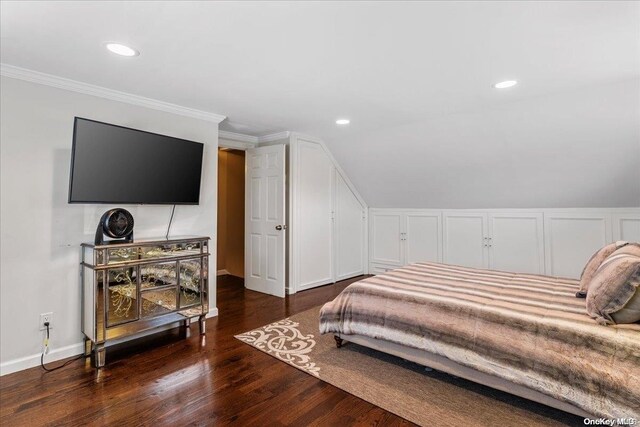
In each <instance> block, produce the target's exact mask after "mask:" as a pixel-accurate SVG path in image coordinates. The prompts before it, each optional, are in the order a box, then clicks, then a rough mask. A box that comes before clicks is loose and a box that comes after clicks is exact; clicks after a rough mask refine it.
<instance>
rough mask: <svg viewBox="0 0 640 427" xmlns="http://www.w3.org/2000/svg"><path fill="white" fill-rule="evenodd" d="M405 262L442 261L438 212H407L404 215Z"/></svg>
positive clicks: (440, 218) (440, 225) (440, 227)
mask: <svg viewBox="0 0 640 427" xmlns="http://www.w3.org/2000/svg"><path fill="white" fill-rule="evenodd" d="M404 218H405V220H404V225H405V228H404V231H405V237H404V239H405V250H406V252H405V253H406V257H405V263H406V264H412V263H414V262H421V261H433V262H441V261H442V250H441V248H442V244H441V241H442V217H441V215H440V213H423V212H409V213H407V214H405V216H404Z"/></svg>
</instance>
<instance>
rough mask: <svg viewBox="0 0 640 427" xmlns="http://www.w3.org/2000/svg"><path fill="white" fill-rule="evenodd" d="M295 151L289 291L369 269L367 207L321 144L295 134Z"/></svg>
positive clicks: (335, 279) (300, 289)
mask: <svg viewBox="0 0 640 427" xmlns="http://www.w3.org/2000/svg"><path fill="white" fill-rule="evenodd" d="M290 152H291V164H290V170H291V171H292V177H291V179H292V182H291V184H292V185H291V187H290V188H291V191H292V193H293V198H292V199H291V212H290V216H291V221H290V225H291V226H290V229H289V232H290V233H291V236H292V239H291V245H290V250H291V252H292V253H291V254H290V258H289V259H290V263H291V264H290V265H291V269H290V274H289V292H290V293H291V292H297V291H302V290H305V289H309V288H313V287H316V286H321V285H325V284H327V283H333V282H335V281H337V280H343V279H346V278H350V277H354V276H358V275H361V274H364V273H365V271H366V260H367V255H366V238H367V234H366V217H367V209H366V207H365V206H364V205H363V203H361V201H360V199H359V198H358V197H357V196H356V195H355V194H354V192H353V191H352V189H351V188H350V186H349V185H348V183H347V180H346V179H345V177H344V176H342V175H341V173H340V172H339V170H338V168H336V166H335V163H334V161H333V159H332V158H331V157H330V155H329V153H328V152H327V150H326V149H325V147H324V146H323V145H322V144H321V143H319V142H317V141H312V140H305V139H302V138H295V141H293V142H292V146H291V150H290Z"/></svg>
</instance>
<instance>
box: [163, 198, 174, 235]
mask: <svg viewBox="0 0 640 427" xmlns="http://www.w3.org/2000/svg"><path fill="white" fill-rule="evenodd" d="M175 212H176V205H173V209H171V218H170V219H169V225H168V226H167V234H166V235H165V236H164V237H165V239H167V240H169V230H170V229H171V223H172V222H173V214H174V213H175Z"/></svg>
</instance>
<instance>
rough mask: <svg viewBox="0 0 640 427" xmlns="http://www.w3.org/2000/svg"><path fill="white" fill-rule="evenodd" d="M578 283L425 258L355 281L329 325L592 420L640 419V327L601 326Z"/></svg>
mask: <svg viewBox="0 0 640 427" xmlns="http://www.w3.org/2000/svg"><path fill="white" fill-rule="evenodd" d="M578 288H579V283H578V281H577V280H572V279H563V278H556V277H549V276H540V275H530V274H517V273H509V272H501V271H493V270H483V269H474V268H466V267H460V266H453V265H446V264H438V263H417V264H412V265H408V266H405V267H403V268H399V269H396V270H393V271H390V272H387V273H385V274H382V275H378V276H374V277H369V278H367V279H364V280H361V281H359V282H356V283H353V284H351V285H350V286H348V287H347V288H346V289H345V290H344V291H343V292H342V293H341V294H340V295H338V296H337V297H336V298H335V299H334V300H333V301H331V302H329V303H327V304H325V305H324V306H323V307H322V309H321V311H320V332H321V333H324V334H326V333H333V334H334V335H335V337H336V342H337V344H338V346H339V347H340V346H341V345H342V343H343V340H346V341H350V342H353V343H356V344H359V345H364V346H367V347H371V348H374V349H376V350H380V351H383V352H386V353H390V354H394V355H396V356H399V357H402V358H405V359H407V360H411V361H414V362H417V363H420V364H422V365H425V366H429V367H431V368H434V369H438V370H441V371H444V372H448V373H451V374H453V375H456V376H459V377H462V378H465V379H468V380H471V381H475V382H479V383H481V384H485V385H487V386H490V387H494V388H497V389H500V390H503V391H507V392H509V393H512V394H515V395H518V396H521V397H524V398H527V399H530V400H534V401H537V402H540V403H543V404H546V405H549V406H552V407H555V408H558V409H561V410H564V411H567V412H570V413H573V414H576V415H580V416H583V417H594V416H595V417H607V418H629V417H631V418H636V419H640V324H637V323H636V324H627V325H615V326H603V325H599V324H597V323H596V322H595V321H594V320H593V319H591V318H590V317H589V316H587V314H586V311H585V300H584V299H579V298H576V297H575V293H576V291H577V290H578Z"/></svg>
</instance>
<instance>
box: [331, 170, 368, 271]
mask: <svg viewBox="0 0 640 427" xmlns="http://www.w3.org/2000/svg"><path fill="white" fill-rule="evenodd" d="M335 178H336V180H335V183H336V190H335V195H336V200H335V239H334V241H335V255H336V261H335V265H336V280H343V279H347V278H349V277H354V276H358V275H360V274H364V262H365V260H364V242H365V239H364V235H365V229H364V224H365V223H364V208H363V207H362V205H361V204H360V201H359V200H358V199H357V198H356V196H355V195H354V194H353V192H352V191H351V189H350V188H349V186H348V185H347V183H346V182H345V180H344V179H343V178H342V175H340V174H339V173H338V171H336V177H335Z"/></svg>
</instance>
